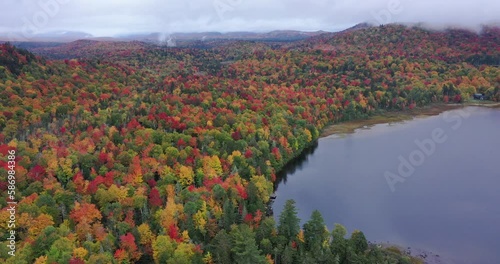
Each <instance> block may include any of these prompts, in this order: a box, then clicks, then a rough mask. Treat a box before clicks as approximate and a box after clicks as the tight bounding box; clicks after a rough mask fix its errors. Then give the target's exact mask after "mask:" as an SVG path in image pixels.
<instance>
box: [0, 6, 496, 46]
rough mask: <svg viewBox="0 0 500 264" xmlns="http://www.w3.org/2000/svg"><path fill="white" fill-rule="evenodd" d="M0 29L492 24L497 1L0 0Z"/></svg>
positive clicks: (98, 33) (98, 31)
mask: <svg viewBox="0 0 500 264" xmlns="http://www.w3.org/2000/svg"><path fill="white" fill-rule="evenodd" d="M0 7H2V10H8V12H5V11H4V14H2V17H0V32H1V33H3V34H5V33H8V32H17V33H22V35H23V37H24V38H29V37H30V36H34V35H35V34H40V33H47V32H63V31H72V32H85V33H88V34H91V35H92V36H93V37H113V36H119V35H129V34H142V33H150V32H161V33H167V34H170V33H174V32H177V33H179V32H186V33H196V32H243V31H244V32H270V31H273V30H298V31H319V30H323V31H328V32H334V31H340V30H343V29H346V28H349V27H352V26H354V25H356V24H359V23H363V22H367V23H371V24H375V25H377V24H389V23H425V24H426V25H429V26H433V27H447V26H455V27H463V28H469V29H477V28H478V27H479V26H480V25H488V24H497V25H498V23H499V22H500V19H499V18H498V17H497V14H498V13H499V11H500V3H498V2H493V1H487V0H480V1H466V0H459V1H451V0H443V1H439V2H434V1H430V0H422V1H415V0H367V1H359V0H357V1H356V0H352V1H348V0H311V1H308V2H303V1H299V0H276V1H273V2H269V3H268V2H265V1H262V0H254V1H249V0H190V1H171V2H162V1H160V0H145V1H133V0H122V1H118V0H110V1H97V0H86V1H81V0H40V1H36V2H33V1H30V0H22V1H18V0H4V1H2V3H1V4H0Z"/></svg>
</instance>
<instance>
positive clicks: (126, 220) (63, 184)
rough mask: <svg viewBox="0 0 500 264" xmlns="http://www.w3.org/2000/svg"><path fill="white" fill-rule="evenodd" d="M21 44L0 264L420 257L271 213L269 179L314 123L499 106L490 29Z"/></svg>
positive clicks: (499, 76) (7, 135)
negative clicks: (203, 41)
mask: <svg viewBox="0 0 500 264" xmlns="http://www.w3.org/2000/svg"><path fill="white" fill-rule="evenodd" d="M27 47H29V51H28V50H25V49H21V48H18V47H15V46H13V45H12V44H10V43H5V44H0V165H1V166H0V190H1V195H0V207H2V208H3V209H2V210H1V211H0V237H2V240H1V243H2V244H3V245H1V246H0V262H2V263H15V264H23V263H26V264H28V263H29V264H31V263H37V264H42V263H50V264H52V263H71V264H82V263H120V264H121V263H207V264H211V263H280V264H285V263H332V264H333V263H339V264H346V263H421V262H420V260H418V259H415V258H412V257H409V256H406V255H404V254H402V253H401V252H399V251H398V250H397V249H394V248H389V249H385V248H381V247H379V246H377V245H374V244H371V243H369V242H368V240H369V237H368V238H365V235H364V234H363V233H362V231H359V230H351V231H350V233H348V231H347V230H346V229H345V227H343V226H342V225H341V223H339V224H335V225H334V227H333V229H332V230H329V229H328V228H327V226H331V225H332V224H334V223H325V222H324V220H323V218H322V216H321V213H320V212H318V211H315V212H314V213H313V214H312V215H311V217H310V219H304V220H307V221H305V222H304V224H303V225H302V226H301V220H300V219H298V218H297V208H296V207H295V204H294V202H293V201H288V202H287V204H286V206H285V208H284V210H283V213H282V214H281V215H279V216H276V217H275V216H273V215H272V214H271V213H270V212H269V210H268V203H269V200H270V197H271V195H272V193H273V187H274V183H275V182H276V181H277V176H276V175H277V174H278V172H280V171H281V170H282V168H283V167H284V166H285V165H286V164H288V163H289V162H290V161H291V160H293V159H294V158H295V157H297V156H298V155H300V154H301V153H302V151H303V150H305V149H307V148H308V147H309V146H311V145H312V144H314V143H315V142H316V140H317V139H318V138H319V136H320V133H321V131H322V130H323V129H324V128H325V127H326V126H329V125H332V124H333V125H334V124H336V123H338V122H343V121H348V120H354V119H363V118H368V117H370V116H371V115H374V114H380V113H384V112H387V111H411V110H412V109H415V108H419V107H423V106H426V105H430V104H436V103H450V104H451V103H463V102H466V101H468V100H471V99H470V98H471V96H472V95H473V94H474V93H484V94H485V95H487V96H488V98H490V99H491V100H493V101H499V100H500V68H499V66H500V65H499V64H500V29H499V28H494V27H484V28H483V29H482V30H481V32H479V33H474V32H469V31H466V30H460V29H449V30H446V31H432V30H428V29H423V28H418V27H405V26H400V25H386V26H377V27H369V28H363V29H359V30H353V31H346V32H341V33H335V34H331V33H325V34H322V35H319V36H315V37H312V38H309V39H306V40H300V41H295V42H282V43H261V42H256V41H221V42H220V43H218V44H217V45H214V46H213V47H210V48H197V47H190V46H186V47H164V46H158V45H153V44H147V43H142V42H137V41H133V42H105V41H102V42H98V41H89V40H83V41H76V42H72V43H66V44H61V45H45V46H43V45H42V46H37V45H27ZM12 150H14V151H15V152H16V155H15V159H12V157H11V156H12V155H11V151H12ZM11 160H15V164H16V167H15V180H16V190H15V195H14V197H12V196H10V195H8V190H9V189H8V176H9V175H10V174H9V173H8V171H9V165H10V164H11V162H9V161H11ZM9 201H16V202H17V205H16V207H17V211H16V213H17V223H16V226H15V233H16V236H17V238H16V247H17V249H16V255H15V256H11V255H9V254H8V251H9V249H8V247H7V244H8V243H9V242H8V240H7V238H8V237H9V236H10V229H9V227H8V224H7V223H8V221H9V217H10V213H9V211H8V210H6V209H7V208H9V204H8V202H9ZM344 224H345V223H344Z"/></svg>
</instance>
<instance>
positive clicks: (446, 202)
mask: <svg viewBox="0 0 500 264" xmlns="http://www.w3.org/2000/svg"><path fill="white" fill-rule="evenodd" d="M415 141H419V142H420V143H421V144H420V145H423V146H424V147H422V148H421V147H419V146H418V145H417V144H416V143H415ZM422 142H424V143H425V144H424V143H422ZM433 145H435V147H432V146H433ZM309 152H310V153H309V154H308V155H305V157H303V159H302V160H299V161H298V162H297V164H296V166H292V167H290V168H288V171H287V173H285V175H284V176H283V179H282V182H281V183H280V184H279V185H278V187H277V191H276V194H277V199H276V202H275V203H274V205H273V208H274V213H275V216H276V218H278V216H279V214H280V212H281V210H282V208H283V206H284V203H285V201H286V200H288V199H294V200H295V201H296V205H297V208H298V212H299V217H300V218H301V219H302V221H303V222H302V223H304V222H305V221H306V220H308V219H309V217H310V215H311V213H312V211H313V210H314V209H318V210H319V211H320V212H321V213H322V215H323V217H324V218H325V222H326V223H327V224H328V228H329V229H330V230H331V228H332V227H333V224H334V223H340V224H343V225H344V226H345V227H346V228H347V229H348V232H349V233H350V232H352V231H354V230H355V229H359V230H362V231H363V232H364V233H365V235H366V237H367V238H368V240H370V241H376V242H387V241H388V242H390V243H395V244H398V245H401V246H404V247H412V248H413V249H415V248H419V249H422V250H426V251H429V252H432V253H433V254H439V255H440V256H442V257H443V259H444V260H447V262H445V263H448V262H449V263H485V264H487V263H495V264H497V263H500V109H488V108H480V107H468V108H464V109H460V110H453V111H448V112H445V113H443V114H441V115H439V116H433V117H427V118H421V119H420V118H419V119H415V120H412V121H408V122H404V123H399V124H391V125H388V124H381V125H376V126H374V127H372V128H370V129H364V130H358V131H356V132H355V133H354V134H350V135H346V136H343V137H339V136H330V137H326V138H322V139H320V140H319V142H318V145H317V146H316V147H315V148H313V149H311V150H310V151H309ZM401 160H404V161H401ZM401 164H405V165H401ZM400 166H402V169H401V171H400V172H398V167H400ZM411 167H413V170H412V169H411ZM386 175H389V176H388V178H389V180H390V181H389V182H392V187H393V189H391V184H389V183H388V180H387V177H386ZM401 181H404V182H401ZM393 190H394V191H393Z"/></svg>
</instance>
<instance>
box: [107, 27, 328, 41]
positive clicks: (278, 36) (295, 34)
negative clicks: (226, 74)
mask: <svg viewBox="0 0 500 264" xmlns="http://www.w3.org/2000/svg"><path fill="white" fill-rule="evenodd" d="M323 33H325V31H315V32H304V31H297V30H275V31H271V32H266V33H257V32H246V31H241V32H227V33H221V32H195V33H182V32H179V33H172V34H167V33H159V32H156V33H148V34H131V35H124V36H118V37H116V39H118V40H127V41H130V40H138V41H144V42H160V43H161V42H167V41H169V40H170V41H199V40H201V41H205V40H261V41H265V40H269V41H290V40H302V39H306V38H309V37H311V36H316V35H320V34H323Z"/></svg>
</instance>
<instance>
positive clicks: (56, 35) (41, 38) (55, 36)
mask: <svg viewBox="0 0 500 264" xmlns="http://www.w3.org/2000/svg"><path fill="white" fill-rule="evenodd" d="M92 38H94V36H92V35H91V34H89V33H86V32H80V31H51V32H44V33H37V34H23V33H22V32H12V33H0V41H10V42H16V41H22V42H71V41H75V40H79V39H92Z"/></svg>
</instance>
